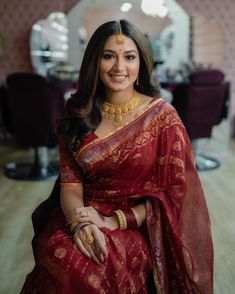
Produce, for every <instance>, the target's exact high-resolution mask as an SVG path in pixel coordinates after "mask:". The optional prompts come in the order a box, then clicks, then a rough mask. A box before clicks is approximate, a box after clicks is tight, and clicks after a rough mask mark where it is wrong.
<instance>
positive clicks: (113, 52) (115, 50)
mask: <svg viewBox="0 0 235 294" xmlns="http://www.w3.org/2000/svg"><path fill="white" fill-rule="evenodd" d="M116 37H117V36H116V35H113V36H110V37H109V38H108V39H107V41H106V43H105V45H104V49H103V53H102V56H101V60H100V68H99V76H100V79H101V81H102V82H103V83H104V85H105V87H106V88H107V89H108V90H109V91H110V90H111V91H122V90H125V89H127V88H130V87H132V88H133V85H134V82H135V81H136V79H137V77H138V73H139V67H140V57H139V53H138V50H137V47H136V45H135V43H134V42H133V41H132V40H131V39H130V38H128V37H126V36H125V37H124V42H123V43H122V44H118V43H117V40H116Z"/></svg>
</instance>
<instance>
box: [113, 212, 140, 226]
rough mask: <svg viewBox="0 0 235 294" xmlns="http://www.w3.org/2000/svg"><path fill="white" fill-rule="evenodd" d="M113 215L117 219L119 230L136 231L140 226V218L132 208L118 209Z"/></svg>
mask: <svg viewBox="0 0 235 294" xmlns="http://www.w3.org/2000/svg"><path fill="white" fill-rule="evenodd" d="M113 214H115V215H116V217H117V220H118V225H119V229H120V230H126V229H137V228H139V227H140V226H141V224H142V221H141V218H140V216H139V214H138V213H137V211H135V209H134V208H130V209H122V210H121V209H118V210H115V211H114V212H113Z"/></svg>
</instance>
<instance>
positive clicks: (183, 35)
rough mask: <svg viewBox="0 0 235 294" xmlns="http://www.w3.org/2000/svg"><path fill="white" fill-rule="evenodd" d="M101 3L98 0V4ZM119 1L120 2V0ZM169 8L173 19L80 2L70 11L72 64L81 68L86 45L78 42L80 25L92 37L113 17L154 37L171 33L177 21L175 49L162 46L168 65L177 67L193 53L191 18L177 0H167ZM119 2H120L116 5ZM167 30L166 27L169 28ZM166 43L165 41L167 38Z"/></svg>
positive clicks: (70, 56)
mask: <svg viewBox="0 0 235 294" xmlns="http://www.w3.org/2000/svg"><path fill="white" fill-rule="evenodd" d="M97 2H99V1H98V0H96V3H97ZM117 2H118V1H117ZM166 3H167V7H168V9H169V12H170V18H169V17H166V18H164V19H161V18H159V17H157V18H153V17H151V16H146V15H145V14H143V13H142V12H140V11H137V10H136V8H134V9H132V10H130V12H128V13H126V14H125V13H123V12H120V10H119V9H118V6H116V7H114V8H110V5H111V3H109V4H110V5H107V7H105V6H102V7H101V9H100V8H99V7H95V8H93V7H94V1H92V0H82V1H80V2H79V3H78V4H77V5H76V6H75V7H74V8H73V9H72V10H71V11H70V12H69V14H68V29H69V63H70V64H71V65H73V66H74V67H75V68H76V69H79V68H80V65H81V59H82V57H83V53H84V46H81V44H79V41H78V33H77V30H78V28H79V27H80V26H84V27H85V28H86V30H87V32H88V38H89V37H90V35H91V34H92V33H93V31H94V29H95V28H97V27H98V25H100V24H101V23H103V22H105V21H108V20H111V19H117V20H118V19H120V18H126V19H128V20H130V21H131V22H132V23H134V24H135V25H137V26H138V27H139V28H140V29H141V30H142V31H143V32H144V33H148V35H149V36H150V37H151V36H152V37H154V36H157V35H159V34H160V33H162V32H163V33H162V38H163V39H164V37H165V36H166V34H167V30H169V27H168V26H169V25H170V23H172V24H173V27H174V31H175V38H174V43H173V48H172V50H171V51H170V54H168V52H167V51H166V50H165V48H164V46H163V47H162V59H163V60H165V64H164V68H167V67H169V68H171V69H177V68H178V67H179V65H180V62H186V61H188V56H189V17H188V15H187V14H186V13H185V12H184V10H183V9H182V8H181V7H180V6H179V4H177V3H176V2H175V1H174V0H166ZM115 5H116V4H115ZM167 27H168V29H166V30H165V31H164V29H165V28H167ZM163 44H164V40H163Z"/></svg>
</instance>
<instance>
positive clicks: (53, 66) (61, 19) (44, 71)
mask: <svg viewBox="0 0 235 294" xmlns="http://www.w3.org/2000/svg"><path fill="white" fill-rule="evenodd" d="M30 53H31V60H32V65H33V68H34V71H35V72H37V73H39V74H41V75H43V76H55V77H56V76H57V77H58V78H61V79H75V77H73V75H74V74H76V72H75V71H74V68H73V67H72V66H70V65H69V64H68V25H67V16H66V15H65V14H63V13H62V12H53V13H51V14H50V15H49V16H48V17H47V19H43V20H39V21H38V22H37V23H35V24H34V25H33V27H32V31H31V36H30Z"/></svg>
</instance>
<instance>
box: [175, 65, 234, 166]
mask: <svg viewBox="0 0 235 294" xmlns="http://www.w3.org/2000/svg"><path fill="white" fill-rule="evenodd" d="M228 87H229V85H228V83H227V82H225V80H224V74H223V73H222V72H221V71H219V70H197V71H195V72H192V73H191V74H190V75H189V83H182V84H179V85H177V86H176V87H175V88H174V91H173V101H172V105H173V106H174V107H175V109H176V110H177V112H178V114H179V116H180V118H181V120H182V121H183V123H184V125H185V127H186V130H187V132H188V135H189V138H190V140H191V142H192V145H193V147H194V146H196V144H195V143H197V139H202V138H211V135H212V129H213V126H215V125H217V124H219V123H220V122H221V120H222V119H223V118H224V116H225V113H226V102H227V97H228ZM194 151H195V155H196V156H195V160H196V162H195V163H196V167H197V169H198V170H199V171H202V170H211V169H215V168H217V167H219V166H220V162H219V160H218V159H216V158H213V157H211V156H207V155H204V154H200V153H198V152H197V147H195V148H194Z"/></svg>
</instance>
